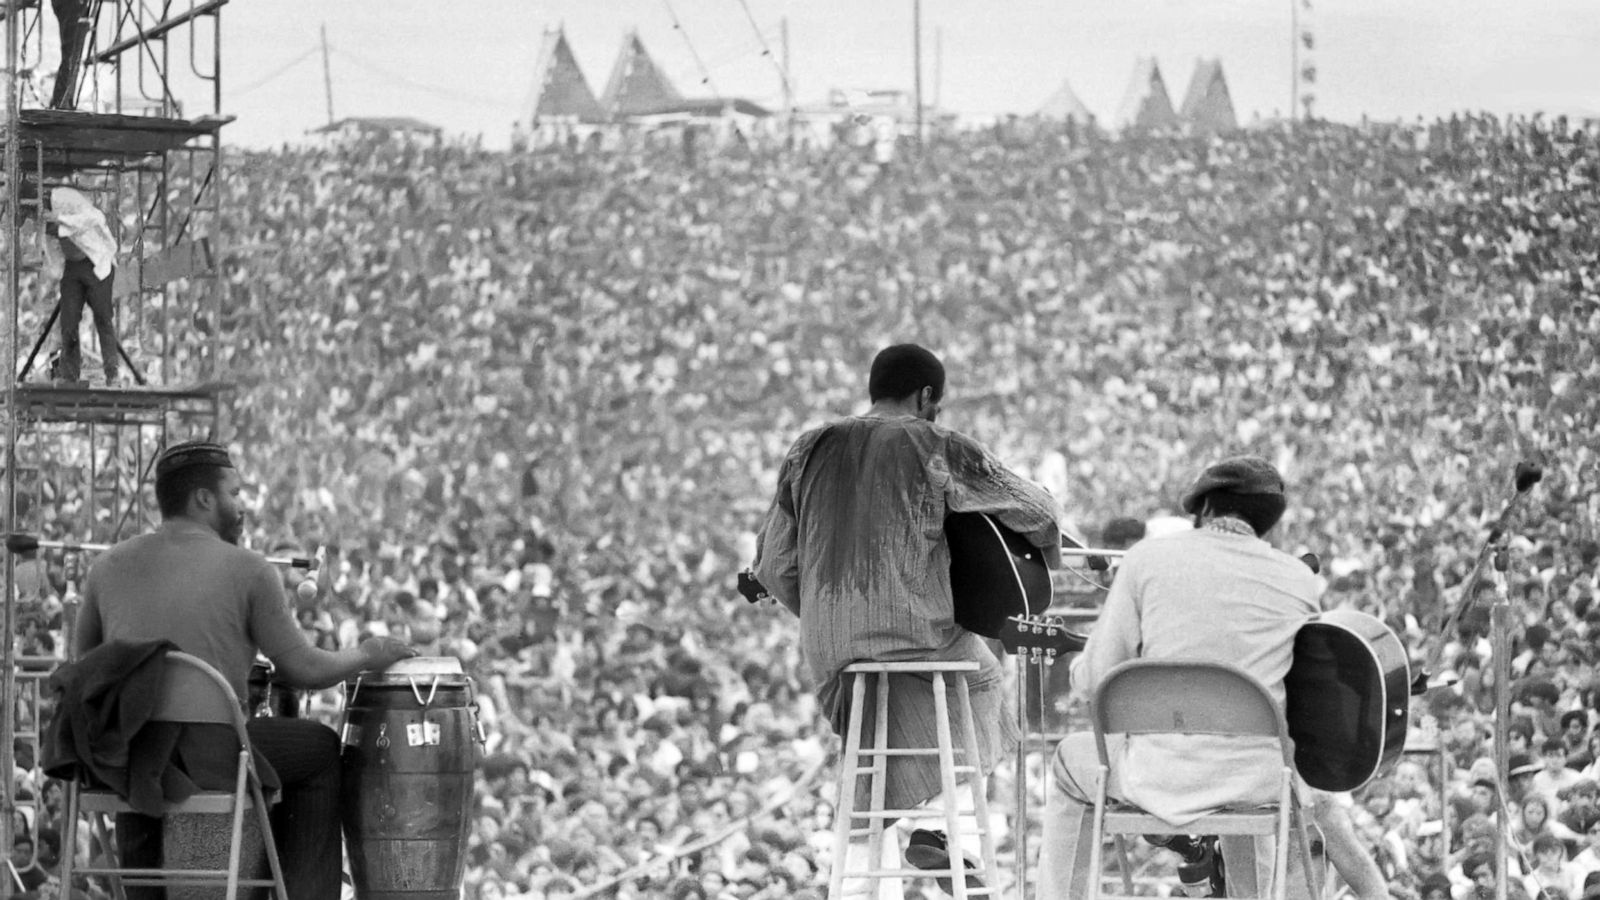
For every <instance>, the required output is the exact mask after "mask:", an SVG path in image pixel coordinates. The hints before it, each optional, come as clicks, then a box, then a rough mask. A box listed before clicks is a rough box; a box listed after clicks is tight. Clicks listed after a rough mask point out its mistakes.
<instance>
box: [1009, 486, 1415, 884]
mask: <svg viewBox="0 0 1600 900" xmlns="http://www.w3.org/2000/svg"><path fill="white" fill-rule="evenodd" d="M1286 505H1287V501H1286V498H1285V493H1284V481H1283V478H1282V476H1280V475H1279V474H1278V471H1277V469H1275V468H1273V466H1272V465H1271V464H1270V463H1268V462H1267V461H1266V460H1264V459H1261V458H1260V457H1255V456H1238V457H1233V458H1230V459H1225V460H1223V461H1222V462H1219V463H1217V464H1215V465H1213V466H1211V467H1209V468H1207V469H1206V470H1205V471H1203V472H1202V473H1201V474H1200V476H1199V477H1198V478H1197V479H1196V481H1195V482H1194V484H1193V485H1192V486H1191V487H1190V488H1189V489H1188V490H1187V491H1186V492H1185V493H1184V495H1183V499H1182V506H1183V510H1184V512H1186V513H1188V514H1190V515H1192V516H1194V522H1195V525H1196V527H1195V528H1193V529H1190V530H1187V531H1182V532H1178V533H1175V534H1169V535H1165V536H1161V537H1153V538H1146V539H1145V540H1143V541H1140V542H1139V543H1137V544H1135V545H1134V546H1133V547H1132V548H1131V549H1129V550H1128V553H1127V555H1126V556H1125V557H1124V558H1123V561H1122V567H1121V571H1120V572H1118V574H1117V577H1116V579H1115V580H1114V581H1113V582H1112V583H1111V589H1110V592H1109V593H1108V594H1107V596H1106V600H1105V605H1104V607H1103V608H1102V610H1101V613H1100V618H1099V620H1098V621H1097V622H1096V624H1095V628H1094V631H1093V632H1092V633H1091V635H1090V637H1089V641H1088V644H1087V645H1086V646H1085V647H1084V649H1083V652H1082V654H1081V655H1079V656H1078V657H1077V658H1076V659H1074V660H1073V661H1072V685H1073V691H1074V692H1075V693H1078V694H1080V695H1082V696H1083V697H1085V698H1088V697H1092V696H1093V695H1094V692H1095V690H1096V689H1097V688H1098V686H1099V685H1100V682H1101V681H1102V679H1104V678H1105V676H1106V673H1108V672H1109V671H1110V670H1111V669H1112V668H1114V667H1115V666H1117V665H1118V664H1120V663H1122V662H1125V661H1127V660H1131V659H1135V658H1151V659H1163V658H1166V659H1177V658H1186V659H1201V660H1214V661H1217V662H1225V663H1229V664H1232V665H1235V666H1239V667H1240V668H1242V669H1244V670H1245V671H1246V672H1248V673H1249V674H1251V675H1253V676H1255V678H1257V679H1258V680H1260V681H1261V683H1262V684H1264V685H1266V686H1267V688H1268V690H1270V691H1271V692H1272V694H1273V696H1274V697H1275V698H1276V699H1277V701H1278V702H1279V703H1280V704H1281V703H1283V702H1284V697H1285V694H1284V686H1283V679H1284V676H1285V675H1286V674H1287V673H1288V671H1289V664H1290V662H1291V658H1292V651H1293V647H1294V636H1295V633H1296V632H1297V631H1298V630H1299V628H1300V626H1301V625H1302V624H1304V623H1305V621H1306V620H1307V619H1309V618H1310V617H1311V616H1313V615H1315V614H1316V613H1317V612H1318V611H1319V609H1318V606H1317V601H1316V597H1317V584H1316V579H1315V576H1314V575H1313V573H1312V572H1311V570H1310V569H1309V568H1307V567H1306V565H1305V564H1304V563H1302V562H1301V561H1300V560H1297V559H1295V558H1294V557H1292V556H1290V555H1289V554H1287V553H1284V552H1282V551H1280V550H1277V549H1274V548H1273V547H1272V546H1270V545H1269V544H1267V543H1266V541H1264V540H1262V538H1263V537H1264V536H1265V535H1266V534H1267V533H1268V532H1269V531H1271V530H1272V528H1273V526H1274V525H1276V524H1277V522H1278V519H1279V518H1280V517H1281V516H1282V515H1283V512H1284V509H1285V507H1286ZM1107 750H1108V752H1109V753H1110V758H1111V776H1110V783H1109V785H1108V790H1109V793H1110V795H1111V796H1112V797H1113V798H1115V799H1120V800H1123V801H1126V802H1129V803H1133V804H1135V805H1137V806H1139V807H1140V808H1142V809H1144V810H1146V811H1147V812H1150V813H1153V814H1155V815H1157V816H1160V817H1161V818H1162V819H1165V820H1166V821H1168V822H1171V823H1173V824H1174V825H1178V826H1182V825H1185V824H1186V823H1188V822H1191V821H1193V820H1195V819H1196V818H1198V817H1200V816H1202V815H1205V814H1207V813H1210V812H1213V811H1216V810H1219V809H1223V808H1227V807H1237V806H1249V805H1252V804H1255V803H1269V802H1275V801H1276V800H1277V784H1278V782H1277V775H1276V772H1277V770H1278V768H1279V766H1280V765H1281V762H1282V755H1281V751H1280V750H1279V747H1278V744H1277V741H1275V740H1271V739H1227V738H1221V737H1214V736H1206V735H1142V736H1133V737H1130V738H1128V739H1126V740H1121V739H1118V738H1116V737H1115V736H1113V737H1112V738H1110V739H1108V741H1107ZM1098 764H1099V756H1098V752H1097V750H1096V748H1095V740H1094V735H1093V733H1092V732H1079V733H1076V734H1070V735H1068V736H1067V737H1066V738H1064V739H1063V740H1062V741H1061V743H1060V744H1059V745H1058V746H1057V748H1056V752H1055V759H1054V762H1053V766H1054V775H1055V778H1054V784H1055V787H1054V788H1053V790H1052V791H1051V793H1050V797H1049V799H1048V802H1047V805H1046V810H1045V816H1044V844H1043V846H1042V849H1041V851H1040V877H1039V884H1040V886H1041V891H1042V894H1041V896H1043V897H1045V898H1050V900H1054V898H1069V897H1082V896H1084V895H1085V894H1086V893H1087V891H1088V880H1089V878H1090V877H1091V874H1092V873H1090V872H1088V871H1087V865H1088V859H1089V851H1090V842H1091V829H1090V814H1091V812H1092V809H1093V800H1092V798H1093V796H1094V793H1093V791H1094V783H1095V771H1096V768H1097V766H1098ZM1303 788H1304V786H1303V785H1302V789H1303ZM1305 799H1307V800H1308V799H1310V798H1309V797H1306V798H1305ZM1318 806H1319V809H1318V811H1317V815H1318V817H1319V819H1320V818H1321V817H1322V815H1323V814H1324V813H1326V814H1327V816H1328V817H1329V821H1330V822H1331V823H1333V824H1334V825H1338V824H1343V826H1344V827H1342V828H1338V827H1332V828H1327V829H1326V831H1327V837H1328V846H1327V852H1328V857H1329V859H1330V861H1332V862H1333V863H1334V864H1335V866H1336V867H1337V868H1338V869H1339V871H1340V873H1341V874H1342V875H1344V877H1345V879H1346V880H1347V881H1349V882H1350V883H1351V886H1352V888H1354V889H1355V891H1356V893H1357V895H1358V896H1360V897H1362V898H1369V897H1372V898H1376V897H1384V896H1386V895H1387V890H1386V888H1385V887H1384V885H1383V878H1382V875H1381V873H1380V872H1379V871H1378V869H1377V867H1376V866H1375V865H1374V864H1373V863H1372V860H1371V857H1370V856H1368V855H1367V854H1366V853H1365V851H1364V850H1362V849H1361V848H1360V846H1359V844H1357V843H1355V839H1354V835H1353V831H1352V830H1351V829H1350V828H1349V827H1348V821H1347V820H1345V821H1343V822H1342V823H1341V822H1336V821H1334V817H1335V814H1336V813H1339V812H1340V811H1339V810H1337V809H1334V808H1333V805H1332V804H1327V803H1323V804H1318ZM1222 849H1223V856H1224V858H1225V859H1226V860H1227V861H1228V865H1227V878H1228V893H1229V894H1231V895H1235V896H1257V895H1258V892H1257V891H1256V884H1257V883H1258V882H1265V880H1266V879H1267V878H1268V877H1269V875H1268V873H1269V871H1270V864H1271V860H1272V858H1273V857H1272V854H1271V853H1270V852H1267V847H1266V846H1257V847H1252V845H1251V843H1250V842H1249V841H1248V839H1241V838H1228V839H1225V840H1224V841H1223V844H1222ZM1252 851H1253V852H1254V862H1255V865H1250V864H1249V863H1250V853H1251V852H1252ZM1299 878H1300V876H1298V875H1295V876H1291V882H1290V884H1291V887H1292V886H1293V885H1294V884H1296V883H1298V881H1296V880H1295V879H1299ZM1259 893H1260V894H1264V893H1265V892H1264V891H1262V892H1259Z"/></svg>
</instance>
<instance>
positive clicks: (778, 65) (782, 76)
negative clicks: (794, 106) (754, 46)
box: [739, 0, 794, 98]
mask: <svg viewBox="0 0 1600 900" xmlns="http://www.w3.org/2000/svg"><path fill="white" fill-rule="evenodd" d="M739 6H740V8H742V9H743V10H744V17H745V18H746V19H748V20H749V22H750V30H751V31H754V32H755V33H756V40H757V41H760V42H761V55H762V56H765V57H766V58H768V59H770V60H772V67H773V68H774V69H777V70H778V79H779V80H780V81H782V82H783V96H784V97H791V98H792V97H793V96H794V91H792V90H790V88H789V70H788V69H787V68H786V67H785V66H784V64H783V62H781V61H780V60H779V59H778V58H777V57H776V56H773V55H772V47H770V46H769V45H768V44H767V36H766V35H764V34H762V33H761V26H759V25H757V24H756V17H755V14H753V13H751V12H750V4H749V2H747V0H739Z"/></svg>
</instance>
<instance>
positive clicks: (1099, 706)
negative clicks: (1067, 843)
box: [1089, 659, 1320, 900]
mask: <svg viewBox="0 0 1600 900" xmlns="http://www.w3.org/2000/svg"><path fill="white" fill-rule="evenodd" d="M1108 734H1124V735H1149V734H1214V735H1229V736H1235V737H1252V736H1253V737H1269V738H1274V739H1276V740H1277V741H1278V745H1279V747H1281V748H1282V750H1283V764H1282V766H1281V767H1280V768H1279V770H1278V773H1277V774H1278V801H1277V802H1276V803H1274V804H1270V805H1267V806H1259V807H1255V808H1253V809H1239V810H1223V811H1221V812H1215V813H1211V814H1210V815H1207V816H1203V817H1201V818H1199V819H1197V820H1195V821H1193V822H1190V823H1188V824H1186V825H1184V826H1182V827H1181V828H1179V827H1176V826H1174V825H1172V824H1171V823H1169V822H1167V821H1165V820H1163V819H1161V818H1158V817H1157V816H1153V815H1151V814H1149V813H1147V812H1145V811H1144V810H1141V809H1139V808H1137V807H1135V806H1132V805H1130V804H1125V803H1119V802H1113V801H1111V800H1110V799H1108V797H1107V795H1106V784H1107V782H1108V780H1109V778H1110V774H1111V770H1110V764H1111V761H1110V756H1109V754H1108V753H1107V751H1106V735H1108ZM1094 736H1095V744H1096V746H1097V748H1098V750H1099V753H1100V768H1099V779H1098V784H1097V786H1096V789H1095V802H1094V831H1093V840H1092V844H1091V850H1090V857H1089V875H1090V879H1089V898H1090V900H1102V898H1104V900H1131V898H1132V897H1133V896H1134V894H1133V881H1132V872H1131V870H1130V868H1129V864H1128V853H1127V844H1126V842H1125V840H1124V836H1125V835H1130V834H1133V835H1142V834H1216V835H1251V836H1263V835H1275V836H1276V837H1277V847H1276V853H1275V854H1274V859H1273V867H1272V873H1273V875H1272V881H1271V885H1272V895H1271V896H1272V897H1273V898H1274V900H1284V898H1285V896H1286V894H1287V891H1288V881H1289V839H1290V836H1291V833H1293V834H1294V835H1296V836H1298V838H1299V844H1300V854H1301V860H1302V868H1303V869H1304V871H1305V876H1306V884H1307V886H1308V887H1309V888H1310V891H1311V896H1312V897H1317V896H1319V893H1320V892H1319V891H1318V890H1317V885H1316V879H1315V876H1314V875H1313V873H1312V865H1311V862H1312V857H1311V847H1310V841H1309V840H1308V839H1307V836H1306V831H1305V823H1304V821H1303V819H1302V817H1301V814H1300V808H1299V806H1298V804H1297V803H1296V801H1295V796H1294V791H1295V769H1294V745H1293V744H1292V743H1291V742H1290V741H1289V732H1288V726H1287V724H1286V723H1285V721H1284V717H1283V711H1282V710H1281V709H1279V708H1278V705H1277V703H1276V702H1274V701H1273V699H1272V694H1271V693H1269V692H1268V691H1267V689H1266V687H1265V686H1264V685H1262V684H1261V682H1260V681H1258V680H1256V679H1255V678H1254V677H1252V676H1251V675H1249V674H1248V673H1246V672H1245V671H1243V670H1242V669H1239V668H1237V667H1235V666H1231V665H1227V664H1225V663H1218V662H1209V661H1204V660H1150V659H1137V660H1130V661H1128V662H1125V663H1123V664H1121V665H1119V666H1117V667H1116V668H1114V669H1112V670H1111V672H1110V673H1109V674H1108V675H1107V676H1106V678H1105V680H1104V681H1103V682H1102V683H1101V684H1100V688H1099V690H1098V691H1096V693H1095V701H1094ZM1108 834H1109V835H1113V836H1114V837H1115V838H1116V842H1117V853H1118V856H1119V857H1120V861H1121V864H1122V886H1123V890H1124V893H1122V894H1105V893H1102V892H1101V881H1102V879H1103V873H1102V868H1103V866H1104V861H1103V859H1102V854H1103V845H1104V842H1105V837H1106V835H1108Z"/></svg>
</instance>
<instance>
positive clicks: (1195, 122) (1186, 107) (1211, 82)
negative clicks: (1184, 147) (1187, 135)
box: [1179, 59, 1239, 133]
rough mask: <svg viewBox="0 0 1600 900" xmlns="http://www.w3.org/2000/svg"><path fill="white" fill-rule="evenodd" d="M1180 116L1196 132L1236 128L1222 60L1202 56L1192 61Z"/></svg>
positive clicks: (1237, 123)
mask: <svg viewBox="0 0 1600 900" xmlns="http://www.w3.org/2000/svg"><path fill="white" fill-rule="evenodd" d="M1179 115H1180V116H1181V117H1182V118H1183V121H1185V122H1187V123H1188V124H1189V127H1191V128H1193V129H1194V130H1195V131H1197V132H1202V133H1210V132H1217V131H1232V130H1234V129H1235V128H1238V127H1239V117H1238V116H1237V115H1236V114H1235V113H1234V110H1233V96H1232V95H1231V94H1230V93H1229V92H1228V80H1227V79H1226V78H1224V77H1223V76H1222V60H1220V59H1202V60H1200V61H1198V62H1196V63H1195V67H1194V76H1193V77H1191V78H1190V79H1189V90H1188V91H1186V92H1185V93H1184V95H1183V108H1182V110H1181V111H1180V112H1179Z"/></svg>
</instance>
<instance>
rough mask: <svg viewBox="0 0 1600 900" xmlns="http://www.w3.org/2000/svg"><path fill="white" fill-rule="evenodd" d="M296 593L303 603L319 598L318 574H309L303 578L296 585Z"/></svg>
mask: <svg viewBox="0 0 1600 900" xmlns="http://www.w3.org/2000/svg"><path fill="white" fill-rule="evenodd" d="M294 595H295V596H296V597H299V598H300V601H301V602H302V603H310V602H311V601H312V600H315V599H317V578H316V576H315V575H307V576H306V577H305V578H303V579H301V581H300V583H299V584H297V585H295V588H294Z"/></svg>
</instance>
